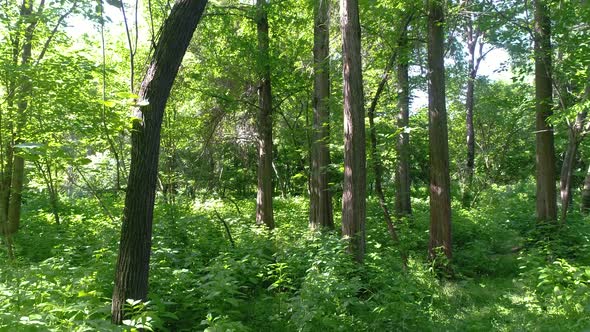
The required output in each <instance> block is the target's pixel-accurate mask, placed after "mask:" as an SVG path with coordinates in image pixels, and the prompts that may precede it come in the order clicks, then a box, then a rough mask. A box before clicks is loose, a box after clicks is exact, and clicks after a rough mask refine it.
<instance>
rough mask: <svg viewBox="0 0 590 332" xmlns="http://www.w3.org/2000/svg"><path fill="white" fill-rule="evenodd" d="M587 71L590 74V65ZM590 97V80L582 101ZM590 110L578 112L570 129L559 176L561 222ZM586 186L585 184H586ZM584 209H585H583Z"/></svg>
mask: <svg viewBox="0 0 590 332" xmlns="http://www.w3.org/2000/svg"><path fill="white" fill-rule="evenodd" d="M586 72H587V73H588V74H589V75H590V67H588V68H587V70H586ZM589 79H590V76H589ZM588 98H590V80H589V81H588V82H586V87H585V89H584V95H583V97H582V99H581V100H580V103H585V102H586V101H587V100H588ZM587 116H588V111H587V110H584V111H582V112H580V113H578V114H577V116H576V121H575V122H574V123H573V125H570V126H569V128H568V129H569V131H568V134H569V135H568V145H567V150H566V151H565V156H564V158H563V165H562V166H561V176H560V178H559V189H560V193H561V222H565V221H566V218H567V213H568V209H569V204H570V201H571V197H572V176H573V173H574V163H575V161H576V153H577V152H578V147H579V146H580V143H581V142H582V139H583V138H584V135H585V132H584V131H585V130H586V129H587V128H586V118H587ZM584 188H585V186H584ZM582 210H584V209H582Z"/></svg>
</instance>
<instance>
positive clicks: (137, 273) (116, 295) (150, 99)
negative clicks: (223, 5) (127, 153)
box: [112, 0, 207, 324]
mask: <svg viewBox="0 0 590 332" xmlns="http://www.w3.org/2000/svg"><path fill="white" fill-rule="evenodd" d="M206 4H207V0H177V1H176V3H175V4H174V6H173V7H172V10H171V12H170V15H169V16H168V18H167V19H166V21H165V22H164V26H163V29H162V33H161V36H160V39H159V40H158V43H157V45H156V48H155V51H154V55H153V57H152V59H151V63H150V65H149V67H148V70H147V72H146V75H145V77H144V79H143V82H142V84H141V88H140V91H139V100H140V102H146V103H149V104H147V105H142V106H140V107H137V108H136V109H135V110H134V116H135V117H136V119H135V121H134V123H133V132H132V135H131V165H130V169H129V180H128V184H127V193H126V196H125V208H124V211H123V225H122V228H121V242H120V245H119V257H118V261H117V270H116V276H115V287H114V290H113V304H112V322H113V323H115V324H121V322H122V320H123V318H124V305H125V300H126V299H135V300H147V293H148V272H149V259H150V250H151V238H152V219H153V211H154V199H155V190H156V179H157V176H158V156H159V150H160V131H161V127H162V118H163V115H164V109H165V107H166V102H167V100H168V97H169V95H170V90H171V88H172V84H173V82H174V79H175V78H176V74H177V73H178V69H179V67H180V64H181V61H182V58H183V57H184V54H185V52H186V49H187V47H188V45H189V42H190V40H191V38H192V35H193V33H194V31H195V29H196V27H197V24H198V22H199V19H200V18H201V15H202V14H203V11H204V10H205V5H206Z"/></svg>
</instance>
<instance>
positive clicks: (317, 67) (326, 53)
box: [310, 0, 334, 229]
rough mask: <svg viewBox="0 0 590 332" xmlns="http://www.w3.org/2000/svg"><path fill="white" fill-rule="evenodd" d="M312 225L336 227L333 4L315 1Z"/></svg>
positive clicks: (314, 227)
mask: <svg viewBox="0 0 590 332" xmlns="http://www.w3.org/2000/svg"><path fill="white" fill-rule="evenodd" d="M313 44H314V45H313V57H314V86H313V137H312V146H311V188H310V189H311V190H310V191H311V195H310V196H311V197H310V226H311V228H313V229H317V228H322V227H325V228H334V217H333V212H332V194H331V193H330V188H329V178H328V167H329V166H330V149H329V143H330V2H329V1H328V0H315V1H314V34H313Z"/></svg>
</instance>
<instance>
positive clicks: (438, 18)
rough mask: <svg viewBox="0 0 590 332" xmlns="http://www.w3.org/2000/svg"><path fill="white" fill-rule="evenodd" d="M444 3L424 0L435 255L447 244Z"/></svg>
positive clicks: (447, 250) (431, 244)
mask: <svg viewBox="0 0 590 332" xmlns="http://www.w3.org/2000/svg"><path fill="white" fill-rule="evenodd" d="M443 6H444V3H443V1H442V0H429V2H428V68H429V77H428V78H429V80H428V114H429V126H428V129H429V136H428V137H429V146H430V242H429V245H428V256H429V257H430V259H432V260H434V259H436V258H437V257H438V256H439V254H438V250H441V249H442V251H443V252H444V254H445V255H446V257H447V258H448V259H451V257H452V248H451V195H450V186H451V183H450V182H451V181H450V176H449V142H448V129H447V110H446V101H445V67H444V45H443V40H444V7H443Z"/></svg>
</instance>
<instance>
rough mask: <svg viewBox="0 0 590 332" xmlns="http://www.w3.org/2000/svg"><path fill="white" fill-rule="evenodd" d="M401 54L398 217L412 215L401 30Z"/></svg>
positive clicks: (407, 97)
mask: <svg viewBox="0 0 590 332" xmlns="http://www.w3.org/2000/svg"><path fill="white" fill-rule="evenodd" d="M398 46H399V50H400V52H401V54H400V56H399V58H398V62H397V84H398V94H397V96H398V108H399V113H398V114H397V127H398V130H401V132H400V134H399V136H398V138H397V145H396V151H397V156H398V162H397V169H396V171H395V214H396V215H397V216H398V217H403V216H408V215H411V214H412V203H411V200H410V187H411V180H410V134H409V133H408V131H407V130H406V128H407V127H408V125H409V123H410V80H409V75H408V69H409V66H408V57H407V53H408V50H407V48H408V33H407V29H404V30H402V35H401V36H400V40H399V43H398Z"/></svg>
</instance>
